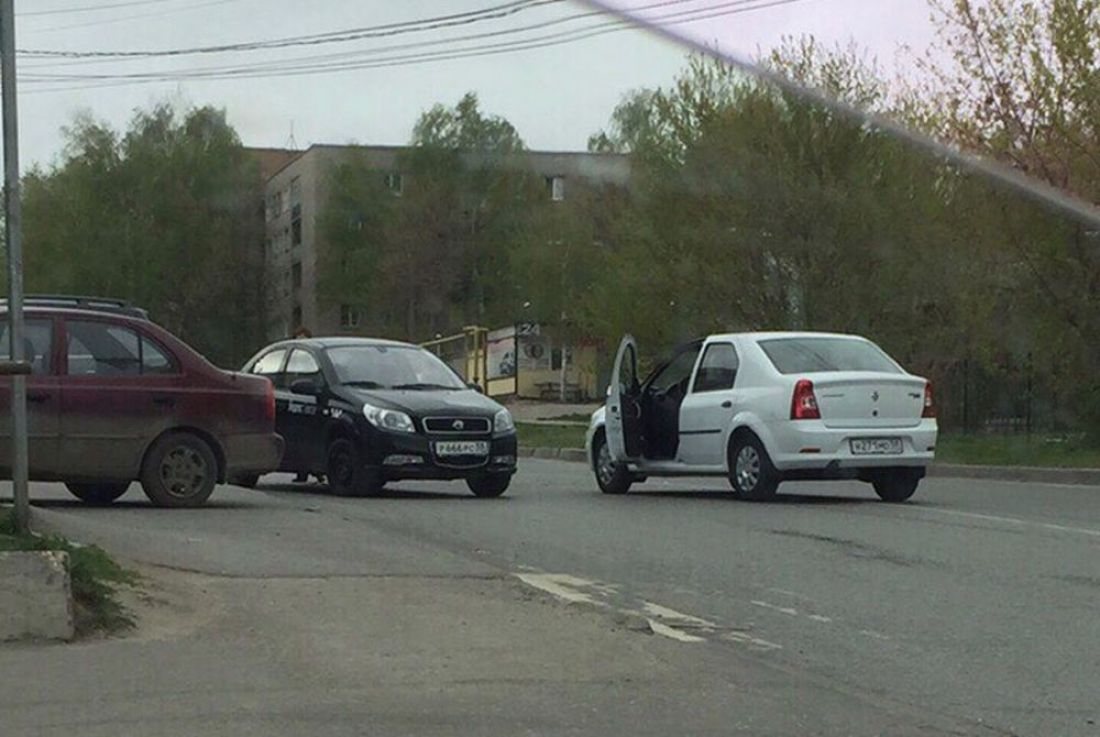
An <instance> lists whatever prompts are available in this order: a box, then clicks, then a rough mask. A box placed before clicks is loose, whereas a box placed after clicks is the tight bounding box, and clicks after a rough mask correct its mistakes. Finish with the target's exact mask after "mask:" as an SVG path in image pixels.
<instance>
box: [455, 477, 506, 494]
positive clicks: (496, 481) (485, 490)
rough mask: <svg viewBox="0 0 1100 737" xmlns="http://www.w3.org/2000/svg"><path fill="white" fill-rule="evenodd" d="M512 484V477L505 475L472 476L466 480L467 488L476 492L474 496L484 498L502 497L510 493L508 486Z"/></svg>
mask: <svg viewBox="0 0 1100 737" xmlns="http://www.w3.org/2000/svg"><path fill="white" fill-rule="evenodd" d="M510 483H512V475H511V474H504V473H497V474H488V473H486V474H482V475H480V476H471V477H470V478H468V479H466V486H468V487H469V488H470V491H472V492H474V496H479V497H482V498H489V497H494V496H500V495H501V494H503V493H504V492H506V491H508V485H509V484H510Z"/></svg>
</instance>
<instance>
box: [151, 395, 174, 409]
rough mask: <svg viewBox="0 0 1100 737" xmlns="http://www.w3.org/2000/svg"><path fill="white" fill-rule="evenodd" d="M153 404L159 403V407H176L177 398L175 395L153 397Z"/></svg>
mask: <svg viewBox="0 0 1100 737" xmlns="http://www.w3.org/2000/svg"><path fill="white" fill-rule="evenodd" d="M153 404H155V405H157V406H158V407H175V406H176V398H175V397H153Z"/></svg>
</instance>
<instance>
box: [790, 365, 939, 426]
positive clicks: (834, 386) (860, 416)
mask: <svg viewBox="0 0 1100 737" xmlns="http://www.w3.org/2000/svg"><path fill="white" fill-rule="evenodd" d="M805 378H808V379H810V380H811V381H812V382H813V385H814V393H815V395H816V397H817V404H818V407H819V409H820V411H821V421H822V422H823V423H824V425H825V427H829V428H871V429H880V428H882V429H887V428H906V427H915V426H916V425H919V424H920V421H921V413H922V411H923V410H924V385H925V383H926V382H925V380H924V379H922V378H920V377H917V376H909V375H905V374H888V373H879V372H874V371H860V372H822V373H816V374H809V375H807V376H806V377H805Z"/></svg>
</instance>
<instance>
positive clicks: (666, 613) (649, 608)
mask: <svg viewBox="0 0 1100 737" xmlns="http://www.w3.org/2000/svg"><path fill="white" fill-rule="evenodd" d="M642 611H643V612H645V613H646V614H647V615H649V616H651V617H656V618H658V619H665V620H672V621H675V622H678V623H680V624H681V625H683V624H687V625H692V626H695V627H711V628H713V627H717V626H718V625H716V624H715V623H714V622H708V621H707V620H705V619H702V618H700V617H695V616H692V615H691V614H684V613H683V612H678V611H676V610H675V609H669V608H668V607H666V606H661V605H660V604H654V603H653V602H651V601H645V602H642Z"/></svg>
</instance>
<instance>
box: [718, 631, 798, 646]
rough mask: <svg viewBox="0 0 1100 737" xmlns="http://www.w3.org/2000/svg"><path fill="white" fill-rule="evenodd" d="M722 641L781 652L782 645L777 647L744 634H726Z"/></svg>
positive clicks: (774, 644)
mask: <svg viewBox="0 0 1100 737" xmlns="http://www.w3.org/2000/svg"><path fill="white" fill-rule="evenodd" d="M721 637H722V639H723V640H729V641H731V642H740V643H743V644H745V645H750V646H752V647H757V648H760V649H762V650H782V649H783V646H782V645H777V644H776V643H774V642H769V641H767V640H762V639H760V638H759V637H753V636H752V635H746V634H745V633H744V632H726V633H725V634H723V635H722V636H721Z"/></svg>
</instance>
